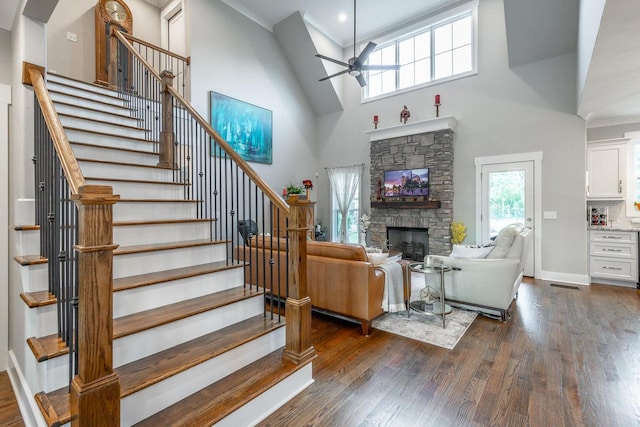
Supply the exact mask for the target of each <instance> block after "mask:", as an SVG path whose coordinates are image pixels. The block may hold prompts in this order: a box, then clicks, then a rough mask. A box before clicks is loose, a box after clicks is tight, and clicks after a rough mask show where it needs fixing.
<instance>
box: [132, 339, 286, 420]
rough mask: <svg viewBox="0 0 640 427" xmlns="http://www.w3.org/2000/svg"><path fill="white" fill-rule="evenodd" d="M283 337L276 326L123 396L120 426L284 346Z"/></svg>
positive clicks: (177, 399)
mask: <svg viewBox="0 0 640 427" xmlns="http://www.w3.org/2000/svg"><path fill="white" fill-rule="evenodd" d="M284 339H285V333H284V328H279V329H277V330H276V331H273V332H272V333H270V334H267V335H264V336H262V337H260V338H258V339H256V340H253V341H251V342H248V343H246V344H244V345H242V346H240V347H237V348H235V349H233V350H231V351H228V352H226V353H224V354H222V355H220V356H219V357H216V358H214V359H211V360H209V361H207V362H204V363H201V364H199V365H198V366H195V367H193V368H191V369H189V370H187V371H184V372H182V373H180V374H178V375H174V376H172V377H169V378H167V379H166V380H164V381H162V382H160V383H158V384H155V385H153V386H151V387H147V388H145V389H144V390H141V391H139V392H138V393H134V394H132V395H130V396H127V397H125V398H124V399H122V400H121V402H120V422H121V425H126V426H129V425H132V424H135V423H137V422H139V421H141V420H143V419H145V418H147V417H149V416H151V415H152V414H154V413H156V412H158V411H160V410H162V409H164V408H166V407H167V406H170V405H172V404H174V403H176V402H178V401H180V400H182V399H184V398H185V397H187V396H189V395H190V394H192V393H193V392H194V390H200V389H202V388H204V387H206V386H208V385H210V384H212V383H214V382H215V381H218V380H220V379H222V378H224V377H226V376H227V375H229V374H231V373H233V372H235V371H237V370H238V369H241V368H243V367H245V366H247V365H248V364H250V363H251V362H253V361H255V360H257V359H259V358H261V357H264V356H266V355H267V354H269V353H271V352H273V351H275V350H277V349H278V348H281V347H282V346H283V345H284Z"/></svg>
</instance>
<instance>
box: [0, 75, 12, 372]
mask: <svg viewBox="0 0 640 427" xmlns="http://www.w3.org/2000/svg"><path fill="white" fill-rule="evenodd" d="M6 63H9V62H6ZM7 68H9V67H7ZM10 104H11V86H9V85H6V84H3V83H0V171H2V172H1V173H2V175H1V176H0V245H1V246H0V371H5V370H6V369H7V360H8V354H9V353H8V352H9V235H8V233H9V204H8V201H9V105H10Z"/></svg>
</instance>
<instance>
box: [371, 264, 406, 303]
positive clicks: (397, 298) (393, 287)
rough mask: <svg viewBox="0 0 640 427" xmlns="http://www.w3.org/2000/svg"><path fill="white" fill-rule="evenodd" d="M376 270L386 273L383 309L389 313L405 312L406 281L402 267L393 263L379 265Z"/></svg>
mask: <svg viewBox="0 0 640 427" xmlns="http://www.w3.org/2000/svg"><path fill="white" fill-rule="evenodd" d="M376 268H378V269H380V270H382V271H384V273H385V274H384V277H385V279H384V294H383V296H382V309H383V310H384V311H387V312H389V313H395V312H396V311H404V310H406V309H407V308H406V307H405V305H404V281H403V280H402V266H401V265H400V263H399V262H395V261H391V262H386V263H384V264H380V265H377V266H376Z"/></svg>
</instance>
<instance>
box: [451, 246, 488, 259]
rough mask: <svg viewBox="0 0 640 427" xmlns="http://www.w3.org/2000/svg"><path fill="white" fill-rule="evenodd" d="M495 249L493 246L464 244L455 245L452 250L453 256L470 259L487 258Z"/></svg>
mask: <svg viewBox="0 0 640 427" xmlns="http://www.w3.org/2000/svg"><path fill="white" fill-rule="evenodd" d="M492 250H493V246H463V245H453V250H452V251H451V255H449V256H450V257H451V258H468V259H482V258H486V257H487V255H489V253H491V251H492Z"/></svg>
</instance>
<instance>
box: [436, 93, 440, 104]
mask: <svg viewBox="0 0 640 427" xmlns="http://www.w3.org/2000/svg"><path fill="white" fill-rule="evenodd" d="M436 105H440V95H436Z"/></svg>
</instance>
